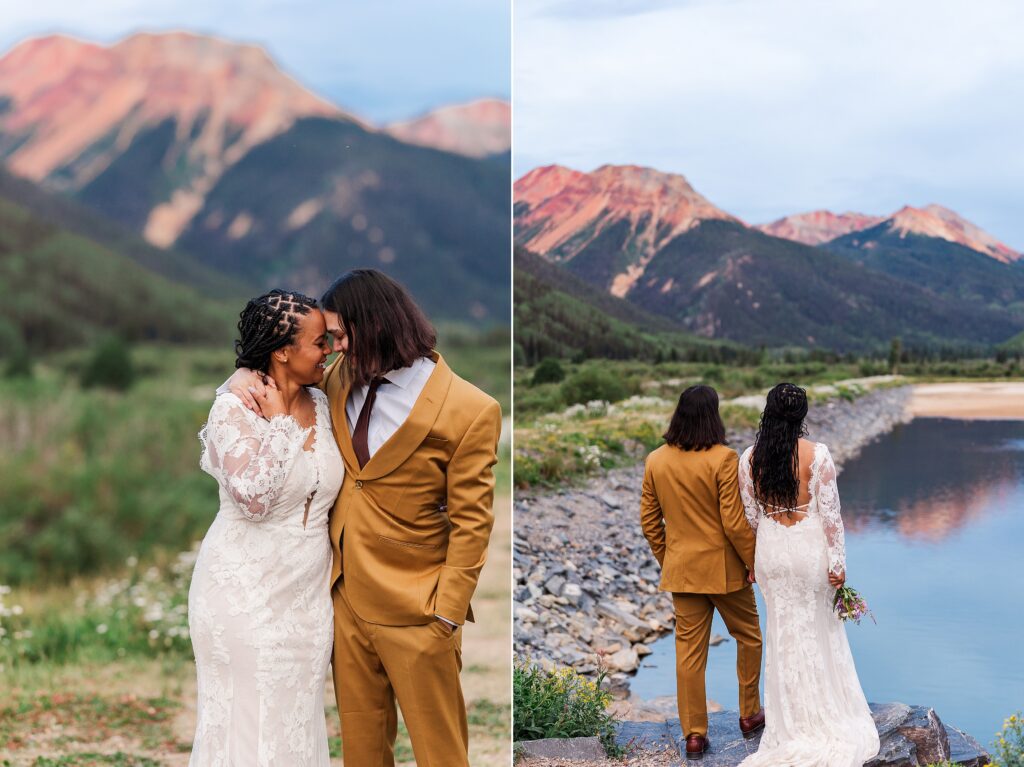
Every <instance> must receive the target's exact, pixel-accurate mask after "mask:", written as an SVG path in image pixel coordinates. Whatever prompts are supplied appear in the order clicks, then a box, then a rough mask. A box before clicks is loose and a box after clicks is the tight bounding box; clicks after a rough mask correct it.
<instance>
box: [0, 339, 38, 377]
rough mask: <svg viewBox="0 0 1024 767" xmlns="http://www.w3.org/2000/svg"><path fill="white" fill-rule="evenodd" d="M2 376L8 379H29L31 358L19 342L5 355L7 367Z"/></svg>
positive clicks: (25, 347)
mask: <svg viewBox="0 0 1024 767" xmlns="http://www.w3.org/2000/svg"><path fill="white" fill-rule="evenodd" d="M4 375H5V376H7V377H8V378H31V377H32V357H31V356H30V355H29V353H28V347H27V346H26V345H25V344H24V343H23V342H21V341H19V342H18V343H15V344H14V346H13V347H12V348H11V351H10V354H8V355H7V366H6V367H5V368H4Z"/></svg>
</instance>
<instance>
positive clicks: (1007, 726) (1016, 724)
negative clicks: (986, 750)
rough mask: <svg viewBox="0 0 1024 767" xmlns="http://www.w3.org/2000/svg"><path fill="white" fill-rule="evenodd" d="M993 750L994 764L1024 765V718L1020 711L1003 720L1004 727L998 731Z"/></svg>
mask: <svg viewBox="0 0 1024 767" xmlns="http://www.w3.org/2000/svg"><path fill="white" fill-rule="evenodd" d="M992 750H993V751H994V752H995V753H994V754H993V755H992V757H993V761H992V764H993V765H998V767H1024V718H1022V716H1021V712H1020V711H1018V712H1017V713H1016V714H1011V715H1010V716H1009V717H1007V718H1006V719H1005V720H1003V727H1002V729H1001V730H1000V731H999V732H997V733H996V739H995V741H993V743H992Z"/></svg>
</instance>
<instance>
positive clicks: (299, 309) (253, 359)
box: [235, 289, 317, 374]
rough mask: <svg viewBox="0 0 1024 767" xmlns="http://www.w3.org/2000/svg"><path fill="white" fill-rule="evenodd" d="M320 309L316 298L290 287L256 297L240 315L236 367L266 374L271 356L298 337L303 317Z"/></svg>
mask: <svg viewBox="0 0 1024 767" xmlns="http://www.w3.org/2000/svg"><path fill="white" fill-rule="evenodd" d="M316 308H317V303H316V300H315V299H313V298H310V297H309V296H304V295H303V294H302V293H295V292H293V291H289V290H276V289H275V290H272V291H270V292H269V293H265V294H263V295H262V296H259V297H257V298H254V299H252V300H251V301H249V303H247V304H246V305H245V308H244V309H243V310H242V312H241V314H239V315H238V335H239V336H240V338H239V339H238V340H237V341H235V367H236V368H249V369H250V370H258V371H259V372H261V373H264V374H265V373H266V372H267V371H268V369H269V368H270V355H271V354H273V353H274V352H276V351H277V350H278V349H282V348H284V347H285V346H288V344H290V343H292V341H294V340H295V331H296V330H297V329H298V327H299V317H300V316H301V315H303V314H309V313H310V312H311V311H312V310H313V309H316Z"/></svg>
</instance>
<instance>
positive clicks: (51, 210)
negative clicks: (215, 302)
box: [0, 167, 254, 298]
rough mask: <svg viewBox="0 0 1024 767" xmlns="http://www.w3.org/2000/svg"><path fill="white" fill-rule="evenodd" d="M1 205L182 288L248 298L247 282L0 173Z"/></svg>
mask: <svg viewBox="0 0 1024 767" xmlns="http://www.w3.org/2000/svg"><path fill="white" fill-rule="evenodd" d="M0 200H6V201H7V202H9V203H11V204H13V205H15V206H17V207H19V208H23V209H24V210H26V211H27V212H29V213H31V214H32V216H33V217H34V218H36V219H38V220H39V221H41V222H45V223H47V224H50V225H52V226H54V227H56V228H58V229H61V230H64V231H66V232H68V233H69V234H77V235H80V236H82V237H84V238H86V239H88V240H91V241H93V242H94V243H97V244H99V245H103V246H105V247H106V248H108V249H109V250H111V251H113V252H115V253H120V254H121V255H122V256H125V257H127V258H129V259H131V260H132V261H135V262H136V263H138V264H140V265H142V266H144V267H145V268H146V269H148V270H150V271H152V272H155V273H156V274H160V275H163V276H164V277H167V278H168V279H170V280H173V281H175V282H180V283H184V284H186V285H189V286H190V287H193V288H195V289H196V290H198V291H199V292H201V293H203V294H204V295H207V296H212V297H215V298H216V297H223V298H231V297H234V298H238V297H243V296H248V295H251V293H252V291H253V290H254V288H253V286H252V285H251V284H250V283H249V282H248V281H247V280H246V278H245V276H244V275H243V276H242V277H239V278H232V277H228V276H226V275H224V274H222V273H220V272H217V271H215V270H213V269H211V268H209V267H206V266H204V265H203V264H201V263H200V262H199V261H198V260H197V259H195V258H194V257H192V256H190V255H188V254H185V253H182V252H181V251H177V250H163V249H161V248H157V247H155V246H153V245H150V244H149V243H148V242H146V241H145V240H144V239H142V237H141V236H139V235H138V234H136V233H135V232H133V231H131V230H130V229H128V228H126V227H125V226H123V225H122V224H119V223H117V222H115V221H113V220H111V219H108V218H106V217H105V216H102V215H97V213H96V211H95V210H93V209H92V208H89V207H87V206H86V205H83V204H82V203H81V202H77V201H75V200H73V199H71V198H70V197H66V196H64V195H62V194H57V193H54V192H49V191H46V190H44V189H42V188H40V187H39V186H37V185H36V184H33V183H32V182H31V181H27V180H25V179H22V178H18V177H17V176H15V175H13V174H11V173H10V172H8V171H7V170H5V169H4V168H3V167H0Z"/></svg>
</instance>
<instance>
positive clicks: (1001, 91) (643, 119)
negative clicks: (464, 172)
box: [513, 0, 1024, 250]
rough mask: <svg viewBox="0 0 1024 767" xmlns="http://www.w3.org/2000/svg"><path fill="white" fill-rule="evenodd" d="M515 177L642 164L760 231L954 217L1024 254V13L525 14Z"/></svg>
mask: <svg viewBox="0 0 1024 767" xmlns="http://www.w3.org/2000/svg"><path fill="white" fill-rule="evenodd" d="M513 15H514V24H513V30H514V31H513V34H514V41H513V46H514V51H515V60H514V71H513V80H514V96H513V98H514V100H513V113H514V117H513V119H514V134H513V135H514V139H513V140H514V169H513V172H514V175H515V176H516V177H517V178H518V177H519V176H521V175H522V174H523V173H525V172H527V171H528V170H530V169H531V168H534V167H536V166H538V165H543V164H548V163H562V164H565V165H569V166H571V167H574V168H577V169H579V170H592V169H593V168H595V167H597V166H599V165H602V164H604V163H635V164H640V165H649V166H652V167H655V168H658V169H660V170H665V171H672V172H678V173H682V174H683V175H685V176H686V177H687V178H688V179H689V180H690V182H691V183H692V184H693V185H694V187H695V188H696V189H697V190H698V191H700V192H701V193H703V194H704V195H705V196H707V197H708V198H709V199H710V200H711V201H712V202H714V203H715V204H717V205H719V206H720V207H722V208H725V209H726V210H728V211H729V212H731V213H733V214H735V215H738V216H740V217H741V218H743V219H744V220H746V221H748V222H750V223H761V222H765V221H770V220H772V219H775V218H777V217H779V216H782V215H786V214H789V213H797V212H801V211H805V210H811V209H816V208H829V209H831V210H833V211H836V212H840V211H845V210H856V211H862V212H865V213H873V214H885V213H891V212H893V211H895V210H896V209H898V208H900V207H902V206H903V205H904V204H910V205H917V206H921V205H926V204H928V203H932V202H935V203H939V204H943V205H946V206H948V207H950V208H952V209H954V210H956V211H957V212H959V213H961V214H962V215H964V216H966V217H967V218H969V219H970V220H972V221H974V222H975V223H977V224H978V225H979V226H981V227H982V228H984V229H986V230H988V231H989V232H991V233H992V234H993V235H995V236H996V237H999V238H1000V239H1002V240H1003V241H1004V242H1006V243H1007V244H1008V245H1010V246H1011V247H1013V248H1015V249H1017V250H1024V195H1022V194H1021V187H1022V182H1024V141H1022V140H1021V136H1022V135H1024V134H1022V126H1024V45H1022V44H1021V41H1022V38H1024V4H1022V3H1019V2H1016V0H986V2H984V3H969V2H966V0H859V2H856V3H849V2H843V3H841V2H835V1H833V0H821V1H816V0H688V1H683V0H677V1H676V2H672V1H671V0H619V1H613V0H515V3H514V11H513Z"/></svg>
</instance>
